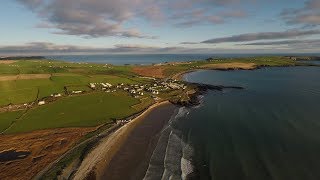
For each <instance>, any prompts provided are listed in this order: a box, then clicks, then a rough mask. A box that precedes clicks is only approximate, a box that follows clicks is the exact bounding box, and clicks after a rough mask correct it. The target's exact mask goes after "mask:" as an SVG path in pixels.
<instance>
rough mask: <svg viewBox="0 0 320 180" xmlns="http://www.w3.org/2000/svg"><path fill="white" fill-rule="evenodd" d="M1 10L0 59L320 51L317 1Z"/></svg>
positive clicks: (107, 3)
mask: <svg viewBox="0 0 320 180" xmlns="http://www.w3.org/2000/svg"><path fill="white" fill-rule="evenodd" d="M1 3H2V5H1V6H0V22H2V26H1V28H0V33H1V39H0V54H14V53H22V54H24V53H25V54H56V53H58V54H68V53H71V54H72V53H218V52H223V53H225V52H230V53H239V52H243V53H247V52H261V53H265V52H271V53H272V52H297V51H298V52H301V53H304V52H319V50H320V40H318V39H320V36H319V35H320V31H319V25H320V0H305V1H304V0H281V1H278V0H269V1H264V0H170V1H157V0H117V1H113V0H94V1H92V0H81V1H80V0H12V1H4V2H1Z"/></svg>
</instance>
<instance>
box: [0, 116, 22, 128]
mask: <svg viewBox="0 0 320 180" xmlns="http://www.w3.org/2000/svg"><path fill="white" fill-rule="evenodd" d="M22 113H23V111H13V112H6V113H0V133H1V132H3V131H4V130H5V129H7V128H8V127H9V126H10V125H11V123H13V122H14V121H15V120H16V119H17V118H18V117H20V116H21V115H22Z"/></svg>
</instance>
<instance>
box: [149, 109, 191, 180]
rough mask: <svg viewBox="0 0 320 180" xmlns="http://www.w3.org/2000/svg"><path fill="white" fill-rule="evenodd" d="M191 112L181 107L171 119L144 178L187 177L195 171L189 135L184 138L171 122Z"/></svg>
mask: <svg viewBox="0 0 320 180" xmlns="http://www.w3.org/2000/svg"><path fill="white" fill-rule="evenodd" d="M188 113H189V111H188V109H187V108H185V107H182V108H179V111H178V113H177V114H176V115H175V116H174V117H173V118H171V119H170V121H169V123H168V126H167V127H166V128H164V130H163V131H162V133H161V136H160V138H159V141H158V143H157V146H156V148H155V150H154V152H153V154H152V157H151V159H150V163H149V167H148V169H147V172H146V175H145V177H144V179H146V180H155V179H157V180H158V179H187V177H188V175H189V174H191V173H192V172H193V169H194V166H193V164H192V161H191V159H192V156H193V153H194V150H193V147H192V145H191V144H188V143H185V142H188V137H184V139H185V140H183V139H182V133H181V132H180V131H179V130H176V129H174V128H172V126H171V124H172V123H173V122H174V121H177V120H178V119H180V118H182V117H185V116H186V115H187V114H188Z"/></svg>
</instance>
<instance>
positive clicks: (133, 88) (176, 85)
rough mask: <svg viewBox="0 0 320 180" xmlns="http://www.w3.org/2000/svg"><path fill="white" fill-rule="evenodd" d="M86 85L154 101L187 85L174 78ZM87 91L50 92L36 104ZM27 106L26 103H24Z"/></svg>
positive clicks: (98, 89)
mask: <svg viewBox="0 0 320 180" xmlns="http://www.w3.org/2000/svg"><path fill="white" fill-rule="evenodd" d="M88 87H89V88H90V89H91V90H92V91H104V92H106V93H113V92H116V91H125V92H127V93H129V94H130V95H131V96H132V97H134V98H141V97H144V96H151V97H152V98H153V99H154V100H155V101H158V100H160V99H161V98H159V95H160V94H161V93H164V92H165V91H170V90H185V89H186V88H187V86H186V85H185V84H183V83H181V82H179V81H177V80H176V79H166V80H157V79H153V81H152V82H151V83H145V84H124V83H119V84H117V85H113V84H111V83H108V82H99V83H97V82H90V83H89V84H88ZM84 93H88V92H86V91H83V90H73V91H71V92H68V93H67V94H66V95H63V94H61V93H54V94H51V96H50V97H46V98H43V99H42V100H39V101H38V105H39V106H42V105H45V104H46V103H48V102H51V101H54V100H56V99H57V98H60V97H62V96H67V95H77V94H84ZM25 105H26V106H27V104H25Z"/></svg>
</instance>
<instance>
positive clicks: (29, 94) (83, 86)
mask: <svg viewBox="0 0 320 180" xmlns="http://www.w3.org/2000/svg"><path fill="white" fill-rule="evenodd" d="M17 74H49V75H50V76H51V77H50V78H47V79H24V80H8V81H0V89H1V91H0V106H5V105H9V104H22V103H29V102H32V101H36V100H39V99H42V98H44V97H48V96H50V95H51V94H53V93H64V89H65V88H67V90H68V91H73V90H81V91H90V88H88V84H89V83H91V82H93V83H101V82H108V83H111V84H113V85H116V84H119V83H124V84H135V83H145V82H147V81H146V80H145V79H140V78H137V77H135V76H134V75H133V73H131V71H130V67H125V66H124V67H122V66H108V67H105V65H102V64H90V65H88V64H79V63H66V62H60V61H47V60H37V61H36V60H35V61H32V60H28V61H27V60H26V61H17V62H15V63H12V64H0V75H5V76H10V75H12V76H13V75H17Z"/></svg>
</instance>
